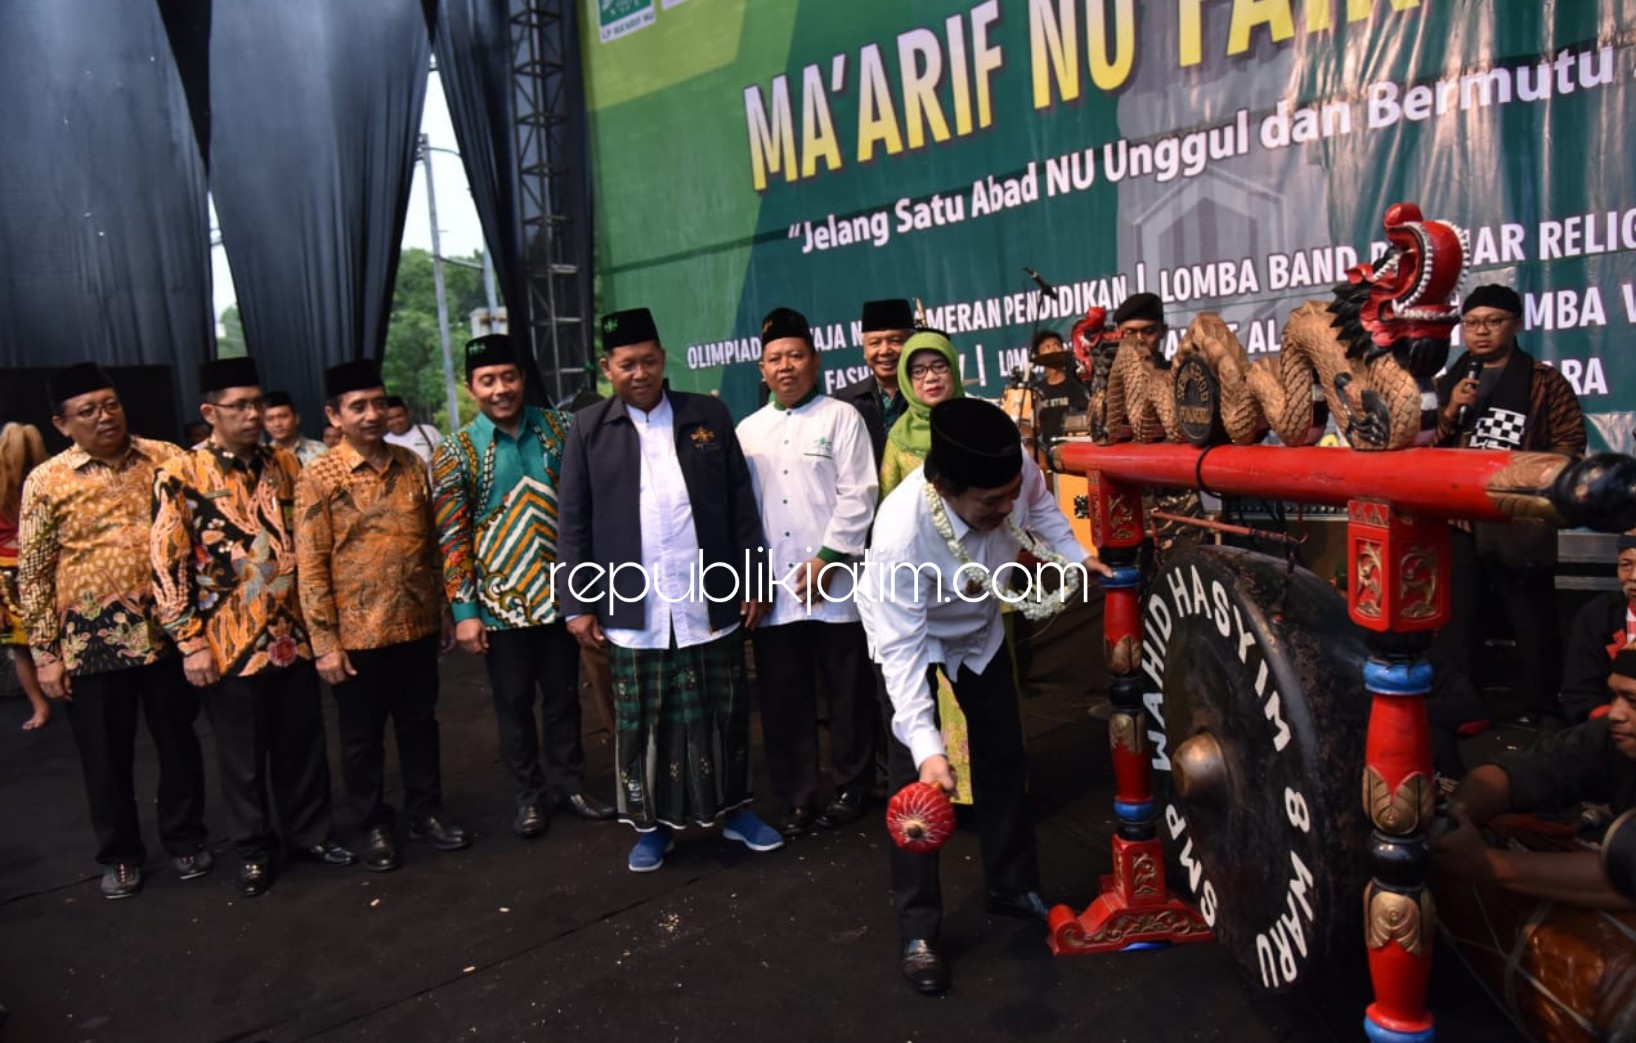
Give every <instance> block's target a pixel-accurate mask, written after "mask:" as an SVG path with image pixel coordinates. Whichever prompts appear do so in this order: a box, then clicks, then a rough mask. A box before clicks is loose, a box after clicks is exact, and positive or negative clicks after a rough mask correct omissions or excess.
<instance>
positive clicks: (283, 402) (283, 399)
mask: <svg viewBox="0 0 1636 1043" xmlns="http://www.w3.org/2000/svg"><path fill="white" fill-rule="evenodd" d="M327 376H328V375H327V374H326V379H327ZM330 397H331V398H334V397H335V396H334V395H331V396H330ZM261 400H262V401H263V402H264V403H266V405H267V408H268V409H277V408H278V407H280V406H289V407H290V408H291V409H294V408H295V400H294V399H292V398H291V397H290V393H289V392H288V391H269V392H267V393H266V394H264V395H262V396H261Z"/></svg>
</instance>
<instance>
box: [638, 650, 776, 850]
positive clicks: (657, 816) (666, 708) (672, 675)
mask: <svg viewBox="0 0 1636 1043" xmlns="http://www.w3.org/2000/svg"><path fill="white" fill-rule="evenodd" d="M608 662H609V666H610V667H611V669H612V672H613V695H614V718H615V721H616V722H617V724H616V729H615V736H614V743H615V746H614V761H615V764H616V765H617V766H618V771H619V780H618V782H619V784H618V794H617V797H618V800H617V803H618V808H619V819H620V821H622V822H625V823H627V824H628V825H631V826H634V827H636V828H637V829H638V830H640V831H642V832H647V831H648V830H652V829H655V828H657V827H658V826H659V825H661V824H662V825H666V826H670V827H671V828H674V829H681V828H684V827H686V826H689V825H699V826H707V825H710V824H712V823H714V822H716V821H717V820H718V819H720V818H721V817H722V816H723V815H726V814H728V813H729V812H731V811H733V810H734V809H736V808H740V807H743V806H744V805H746V804H748V803H750V802H751V800H753V799H754V793H753V792H752V790H751V786H750V685H749V681H748V680H747V676H746V672H745V668H744V635H743V634H742V633H740V632H736V631H735V632H734V633H731V634H728V635H727V636H726V637H720V638H717V639H715V640H714V641H708V642H706V643H704V644H701V645H692V646H690V647H688V648H668V649H644V648H623V647H621V646H619V645H613V644H610V645H609V646H608Z"/></svg>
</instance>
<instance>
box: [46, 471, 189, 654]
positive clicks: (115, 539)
mask: <svg viewBox="0 0 1636 1043" xmlns="http://www.w3.org/2000/svg"><path fill="white" fill-rule="evenodd" d="M181 453H182V450H181V449H180V448H178V447H177V446H174V445H171V444H170V443H169V442H158V441H152V440H149V439H146V438H132V439H131V444H130V446H129V447H128V448H127V449H126V451H125V453H124V455H123V456H120V457H119V458H117V459H116V460H98V459H96V458H95V457H93V456H91V454H89V453H87V452H86V451H85V450H83V449H80V448H79V447H77V446H73V447H70V448H68V449H66V450H64V451H63V452H61V453H58V454H57V455H56V456H54V457H52V458H51V459H49V460H47V461H46V462H45V463H43V464H41V465H40V466H38V467H36V468H35V469H34V470H33V471H31V472H29V476H28V478H27V480H25V481H24V483H23V497H22V508H21V510H20V512H19V515H20V522H19V533H18V552H17V600H18V607H19V608H20V609H21V612H22V617H23V625H24V629H25V630H26V631H27V633H28V644H29V646H30V647H31V649H32V650H33V655H34V661H35V663H36V664H38V665H40V666H47V665H50V664H53V663H57V662H61V663H62V664H63V668H64V669H65V670H66V671H67V672H68V674H69V675H70V676H76V677H77V676H83V675H89V674H103V673H110V672H112V671H114V670H124V669H126V668H128V667H133V666H146V665H148V664H150V663H154V662H158V661H159V660H160V659H163V658H164V657H165V656H168V655H171V654H172V653H173V652H174V649H173V648H172V647H171V643H170V640H169V639H168V638H167V637H166V636H165V632H164V631H163V630H162V629H161V628H160V626H159V622H158V617H157V615H156V614H155V607H154V598H153V572H152V568H151V567H150V565H149V562H148V529H149V520H150V517H151V513H150V512H151V510H152V497H153V479H154V474H155V471H156V469H157V468H158V467H159V465H161V464H162V463H164V462H165V461H167V460H171V459H173V458H176V457H177V456H179V455H181Z"/></svg>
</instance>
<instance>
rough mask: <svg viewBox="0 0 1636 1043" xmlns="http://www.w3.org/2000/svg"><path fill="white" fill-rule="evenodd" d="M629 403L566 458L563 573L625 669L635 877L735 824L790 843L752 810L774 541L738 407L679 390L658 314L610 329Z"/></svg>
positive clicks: (613, 375)
mask: <svg viewBox="0 0 1636 1043" xmlns="http://www.w3.org/2000/svg"><path fill="white" fill-rule="evenodd" d="M602 350H603V358H602V371H603V374H604V375H605V376H606V377H607V378H608V380H609V382H610V383H611V384H612V385H613V390H614V397H613V398H610V399H606V400H604V401H602V402H598V403H596V404H594V405H591V406H588V407H586V408H585V409H582V410H580V411H579V412H578V413H576V414H575V415H574V426H573V428H572V429H571V430H570V432H569V435H568V447H567V449H566V451H565V452H564V455H563V462H562V477H561V485H560V487H559V488H560V490H561V500H560V504H559V511H560V515H559V529H560V531H559V534H558V543H557V547H558V558H559V565H558V570H557V572H556V573H555V574H554V575H553V577H552V582H553V584H554V585H555V588H556V591H557V596H558V599H559V603H560V605H561V608H562V612H563V615H564V616H566V617H567V619H568V629H569V631H570V632H571V633H572V634H573V635H574V636H575V638H577V639H578V640H579V642H580V644H581V645H582V646H583V647H586V648H599V647H606V648H607V650H608V658H609V662H610V665H611V667H612V671H613V685H614V716H615V720H616V724H617V727H616V731H615V752H614V757H615V763H616V764H617V766H618V773H619V778H618V787H617V792H618V797H619V817H620V820H621V821H623V822H626V823H628V824H630V825H631V826H633V827H635V829H636V830H637V832H638V833H639V834H640V838H639V839H638V841H637V843H636V846H635V847H634V848H632V849H631V853H630V858H629V860H628V866H629V868H630V870H631V871H632V872H635V873H644V872H650V871H652V870H655V869H658V868H659V867H660V866H661V865H663V863H664V857H665V854H666V853H667V852H668V851H669V850H670V848H671V846H672V843H673V842H672V839H671V834H672V831H673V830H677V829H682V828H685V827H687V826H689V825H699V826H709V825H713V824H715V823H716V822H718V821H720V822H721V825H722V834H723V835H724V836H725V837H727V838H728V839H729V840H737V841H741V842H742V843H743V844H744V845H745V846H746V847H748V848H750V850H752V851H772V850H775V849H776V848H779V847H782V846H783V844H784V839H783V837H782V836H780V835H779V833H778V831H777V830H775V829H773V828H772V827H771V826H769V825H767V824H766V823H765V822H762V821H761V820H760V819H759V818H757V817H756V815H755V813H754V812H753V811H752V810H751V809H750V803H751V801H752V800H753V799H754V796H753V794H752V793H751V789H750V698H751V696H750V686H749V684H748V683H747V682H746V679H745V668H744V631H746V630H754V629H755V625H756V622H757V620H759V619H760V617H761V615H762V613H763V612H764V611H765V609H766V607H767V606H766V603H767V602H768V601H769V600H770V598H771V593H770V591H769V590H767V589H765V587H766V580H767V578H768V568H767V565H766V560H765V559H766V552H765V550H764V548H765V547H766V544H767V540H766V538H765V537H764V536H763V535H762V530H761V518H760V516H759V514H758V513H757V511H756V499H755V491H754V489H753V488H752V487H751V484H750V472H749V468H748V467H747V465H746V464H745V462H744V453H743V450H742V449H740V447H739V443H738V438H737V437H736V436H735V435H734V433H733V419H732V416H731V415H730V414H729V413H728V412H727V407H726V406H724V405H722V403H721V402H720V401H719V400H717V399H714V398H711V397H710V396H708V395H691V394H685V393H681V392H676V391H667V390H666V389H665V386H664V373H665V352H664V349H663V348H662V347H661V346H660V343H659V331H658V329H657V327H655V325H654V322H653V317H652V316H651V315H650V314H648V311H647V309H646V308H637V309H634V310H632V311H623V312H615V313H614V314H612V315H608V316H605V317H604V318H603V320H602Z"/></svg>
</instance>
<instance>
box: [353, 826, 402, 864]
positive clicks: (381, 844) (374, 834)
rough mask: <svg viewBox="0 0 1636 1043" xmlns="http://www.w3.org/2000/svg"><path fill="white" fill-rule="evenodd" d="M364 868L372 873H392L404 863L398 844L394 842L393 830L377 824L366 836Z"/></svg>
mask: <svg viewBox="0 0 1636 1043" xmlns="http://www.w3.org/2000/svg"><path fill="white" fill-rule="evenodd" d="M363 863H364V868H365V869H367V870H369V871H370V872H371V873H390V872H391V871H392V870H394V869H396V868H398V867H399V866H401V865H403V859H402V858H400V857H399V856H398V845H396V844H394V843H392V831H391V830H389V829H387V828H386V827H385V826H376V827H375V828H374V829H372V830H370V831H369V832H368V833H367V834H365V836H364V851H363Z"/></svg>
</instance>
